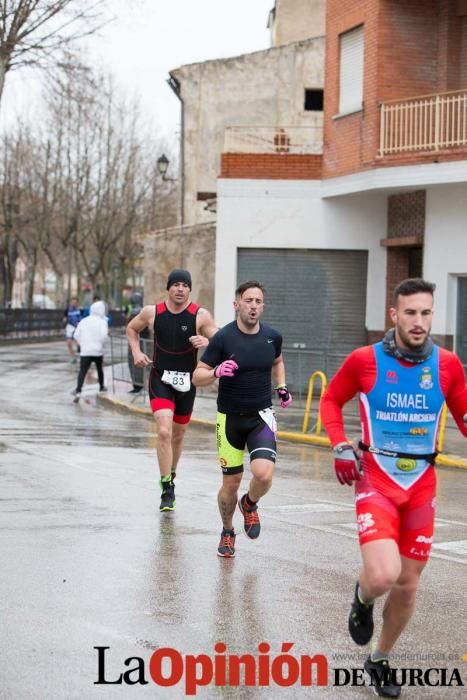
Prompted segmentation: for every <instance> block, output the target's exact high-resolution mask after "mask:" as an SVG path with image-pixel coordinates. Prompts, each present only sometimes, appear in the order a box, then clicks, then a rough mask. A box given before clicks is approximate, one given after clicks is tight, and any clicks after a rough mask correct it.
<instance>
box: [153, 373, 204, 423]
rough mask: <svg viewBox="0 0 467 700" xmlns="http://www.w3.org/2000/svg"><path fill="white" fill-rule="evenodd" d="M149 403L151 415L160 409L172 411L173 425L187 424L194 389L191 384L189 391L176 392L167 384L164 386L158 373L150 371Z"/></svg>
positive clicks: (194, 393) (194, 392)
mask: <svg viewBox="0 0 467 700" xmlns="http://www.w3.org/2000/svg"><path fill="white" fill-rule="evenodd" d="M148 390H149V403H150V405H151V409H152V411H153V413H154V412H155V411H160V410H161V409H162V408H168V409H169V410H171V411H173V414H174V423H180V424H183V423H188V422H189V420H190V418H191V414H192V413H193V404H194V402H195V396H196V387H195V386H193V384H191V386H190V389H189V391H185V392H182V391H177V390H176V389H174V388H173V387H172V386H170V385H169V384H165V383H164V382H163V381H162V379H161V376H160V374H159V372H158V371H157V370H155V369H153V370H151V374H150V375H149V385H148Z"/></svg>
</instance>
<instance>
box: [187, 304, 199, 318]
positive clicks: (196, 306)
mask: <svg viewBox="0 0 467 700" xmlns="http://www.w3.org/2000/svg"><path fill="white" fill-rule="evenodd" d="M200 308H201V307H200V305H199V304H195V303H194V302H191V304H189V305H188V306H187V307H186V310H187V311H188V313H190V314H193V316H196V314H197V313H198V311H199V309H200Z"/></svg>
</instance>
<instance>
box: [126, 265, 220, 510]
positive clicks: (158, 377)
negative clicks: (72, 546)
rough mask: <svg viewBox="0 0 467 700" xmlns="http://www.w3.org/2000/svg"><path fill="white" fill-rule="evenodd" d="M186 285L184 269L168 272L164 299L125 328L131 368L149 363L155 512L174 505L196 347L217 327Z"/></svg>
mask: <svg viewBox="0 0 467 700" xmlns="http://www.w3.org/2000/svg"><path fill="white" fill-rule="evenodd" d="M191 286H192V283H191V275H190V273H189V272H188V270H180V269H177V270H172V272H171V273H170V274H169V277H168V280H167V298H166V300H165V301H162V302H160V303H159V304H157V305H156V306H144V307H143V308H142V309H141V311H140V313H139V314H138V315H137V316H135V318H133V319H132V320H131V321H130V322H129V324H128V325H127V329H126V330H127V337H128V342H129V344H130V348H131V351H132V354H133V360H134V363H135V365H136V367H147V366H148V365H150V364H152V368H151V372H150V375H149V399H150V405H151V409H152V411H153V414H154V418H155V421H156V425H157V436H158V437H157V448H156V449H157V460H158V463H159V471H160V486H161V490H162V494H161V502H160V510H161V511H170V510H174V509H175V486H174V480H175V475H176V469H177V464H178V461H179V459H180V455H181V453H182V448H183V438H184V436H185V431H186V429H187V427H188V423H189V421H190V418H191V414H192V411H193V404H194V400H195V394H196V389H195V387H194V385H193V384H192V381H191V380H192V375H193V371H194V369H195V367H196V361H197V353H198V349H199V348H202V347H205V346H206V345H207V344H208V339H209V338H211V337H212V336H213V335H214V333H216V331H217V326H216V325H215V323H214V320H213V318H212V316H211V314H210V313H209V311H207V310H206V309H203V308H201V307H200V306H199V305H198V304H195V303H193V302H192V301H190V292H191ZM145 328H153V329H154V355H153V359H152V360H151V358H149V357H148V356H147V355H146V354H145V353H144V352H143V351H142V350H141V347H140V334H141V332H142V331H143V330H144V329H145Z"/></svg>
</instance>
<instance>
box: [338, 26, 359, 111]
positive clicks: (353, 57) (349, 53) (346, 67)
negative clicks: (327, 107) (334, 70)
mask: <svg viewBox="0 0 467 700" xmlns="http://www.w3.org/2000/svg"><path fill="white" fill-rule="evenodd" d="M339 48H340V52H339V114H340V115H344V114H349V113H351V112H357V111H359V110H361V109H362V105H363V25H361V26H359V27H355V29H351V30H350V31H349V32H344V34H341V35H340V37H339Z"/></svg>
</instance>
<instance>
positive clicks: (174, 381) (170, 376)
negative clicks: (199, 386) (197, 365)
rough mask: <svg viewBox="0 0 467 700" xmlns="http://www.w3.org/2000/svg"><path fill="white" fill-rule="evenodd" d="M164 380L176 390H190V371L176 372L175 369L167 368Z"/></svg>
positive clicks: (163, 376)
mask: <svg viewBox="0 0 467 700" xmlns="http://www.w3.org/2000/svg"><path fill="white" fill-rule="evenodd" d="M162 381H163V382H164V384H170V386H172V387H173V388H174V389H176V391H190V373H189V372H174V371H173V370H170V369H165V370H164V373H163V375H162Z"/></svg>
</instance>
